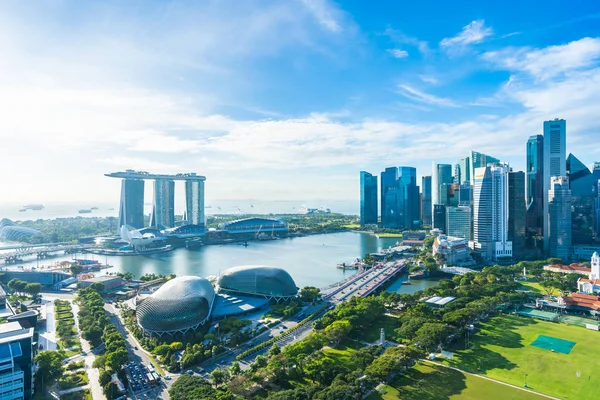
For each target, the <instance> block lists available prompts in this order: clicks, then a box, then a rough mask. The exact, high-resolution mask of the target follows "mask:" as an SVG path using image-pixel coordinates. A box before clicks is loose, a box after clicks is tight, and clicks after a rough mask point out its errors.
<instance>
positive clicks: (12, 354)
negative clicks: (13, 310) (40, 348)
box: [0, 322, 36, 400]
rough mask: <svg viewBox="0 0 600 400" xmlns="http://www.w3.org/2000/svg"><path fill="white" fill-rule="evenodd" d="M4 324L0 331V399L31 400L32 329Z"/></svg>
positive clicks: (13, 324)
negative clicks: (0, 384) (0, 383)
mask: <svg viewBox="0 0 600 400" xmlns="http://www.w3.org/2000/svg"><path fill="white" fill-rule="evenodd" d="M24 326H25V325H21V324H20V323H19V322H6V323H4V324H2V329H1V331H0V382H2V386H0V398H2V399H11V400H12V399H26V400H27V399H31V397H32V394H33V364H34V362H33V354H34V350H33V349H34V348H36V343H35V342H34V341H33V334H34V328H31V327H24Z"/></svg>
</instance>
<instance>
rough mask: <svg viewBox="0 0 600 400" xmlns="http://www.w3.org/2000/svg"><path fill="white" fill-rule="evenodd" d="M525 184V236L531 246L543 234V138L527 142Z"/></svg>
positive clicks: (540, 136)
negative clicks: (535, 237)
mask: <svg viewBox="0 0 600 400" xmlns="http://www.w3.org/2000/svg"><path fill="white" fill-rule="evenodd" d="M526 163H527V165H526V174H527V183H526V186H525V196H526V203H527V216H526V225H527V227H526V234H527V238H528V242H529V244H530V245H532V240H530V239H531V238H533V237H534V236H540V237H541V236H542V235H543V232H544V203H545V202H546V199H545V197H546V196H545V195H544V181H543V179H544V136H542V135H534V136H531V137H530V138H529V140H528V141H527V159H526Z"/></svg>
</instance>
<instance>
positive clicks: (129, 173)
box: [104, 169, 206, 181]
mask: <svg viewBox="0 0 600 400" xmlns="http://www.w3.org/2000/svg"><path fill="white" fill-rule="evenodd" d="M104 176H108V177H109V178H125V179H169V180H173V181H205V180H206V177H205V176H202V175H196V173H195V172H189V173H183V174H181V173H180V174H174V175H168V174H151V173H150V172H146V171H134V170H131V169H128V170H126V171H124V172H122V171H121V172H111V173H109V174H104Z"/></svg>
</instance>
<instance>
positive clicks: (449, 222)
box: [446, 206, 471, 240]
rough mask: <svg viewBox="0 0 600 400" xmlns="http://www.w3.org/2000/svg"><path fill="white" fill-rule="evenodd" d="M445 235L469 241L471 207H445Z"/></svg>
mask: <svg viewBox="0 0 600 400" xmlns="http://www.w3.org/2000/svg"><path fill="white" fill-rule="evenodd" d="M446 234H447V235H448V236H454V237H458V238H463V239H467V240H470V239H471V207H468V206H467V207H464V206H459V207H446Z"/></svg>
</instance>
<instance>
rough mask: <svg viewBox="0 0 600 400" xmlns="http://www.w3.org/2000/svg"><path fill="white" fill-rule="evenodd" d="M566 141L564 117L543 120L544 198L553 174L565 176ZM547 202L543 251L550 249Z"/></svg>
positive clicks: (545, 206) (545, 204)
mask: <svg viewBox="0 0 600 400" xmlns="http://www.w3.org/2000/svg"><path fill="white" fill-rule="evenodd" d="M566 142H567V121H565V120H564V119H558V118H556V119H553V120H552V121H544V175H543V180H544V198H545V199H548V192H549V191H550V182H551V178H552V177H553V176H562V177H564V176H566V174H567V165H566V158H567V155H566ZM548 212H549V206H548V202H547V201H545V202H544V218H543V222H544V251H545V252H546V253H548V252H549V251H550V238H549V227H548V221H549V218H548ZM569 220H570V219H569Z"/></svg>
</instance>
